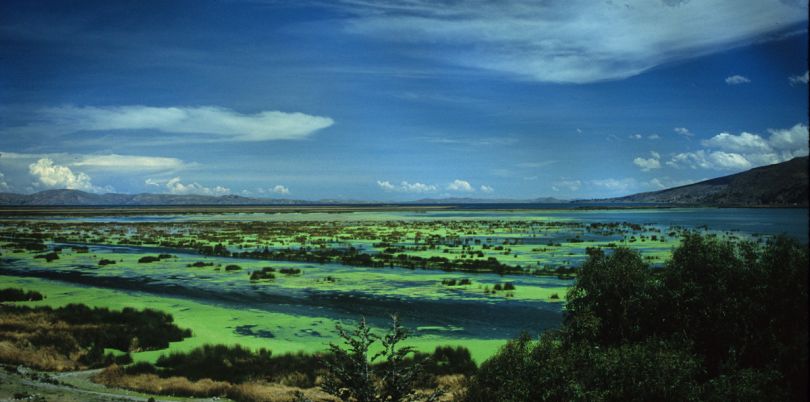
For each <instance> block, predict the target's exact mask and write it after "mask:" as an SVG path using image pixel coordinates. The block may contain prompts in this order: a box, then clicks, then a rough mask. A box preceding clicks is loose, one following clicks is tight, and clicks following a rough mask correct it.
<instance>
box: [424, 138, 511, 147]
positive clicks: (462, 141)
mask: <svg viewBox="0 0 810 402" xmlns="http://www.w3.org/2000/svg"><path fill="white" fill-rule="evenodd" d="M421 138H422V139H424V140H425V141H427V142H430V143H432V144H450V145H469V146H477V147H488V146H500V145H513V144H515V143H517V142H518V139H517V138H514V137H510V136H503V137H480V138H476V137H466V138H465V137H447V136H430V137H421Z"/></svg>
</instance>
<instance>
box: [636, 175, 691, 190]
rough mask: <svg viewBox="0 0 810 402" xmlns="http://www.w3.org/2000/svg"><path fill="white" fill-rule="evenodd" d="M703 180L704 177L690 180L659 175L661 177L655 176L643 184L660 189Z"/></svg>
mask: <svg viewBox="0 0 810 402" xmlns="http://www.w3.org/2000/svg"><path fill="white" fill-rule="evenodd" d="M703 180H706V179H700V180H692V179H685V180H672V179H670V178H669V177H661V178H658V177H656V178H654V179H650V180H649V181H648V182H646V183H645V184H646V186H647V187H649V188H652V189H653V190H661V189H664V188H673V187H680V186H685V185H688V184H692V183H697V182H699V181H703Z"/></svg>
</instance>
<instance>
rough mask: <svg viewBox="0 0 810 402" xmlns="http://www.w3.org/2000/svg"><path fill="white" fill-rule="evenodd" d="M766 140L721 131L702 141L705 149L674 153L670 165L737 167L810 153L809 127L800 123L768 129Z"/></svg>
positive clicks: (743, 167)
mask: <svg viewBox="0 0 810 402" xmlns="http://www.w3.org/2000/svg"><path fill="white" fill-rule="evenodd" d="M768 132H769V133H770V136H769V137H768V138H767V139H765V138H763V137H762V136H760V135H758V134H752V133H748V132H743V133H740V134H739V135H734V134H729V133H720V134H717V135H715V136H714V137H712V138H709V139H707V140H703V141H701V144H703V146H705V147H708V148H716V149H718V151H712V150H710V149H703V150H698V151H694V152H684V153H680V154H677V155H675V156H673V157H672V158H671V159H670V160H669V161H668V162H667V165H669V166H672V167H691V168H693V169H696V168H701V169H715V170H734V169H747V168H751V167H755V166H762V165H769V164H774V163H779V162H784V161H787V160H790V159H792V158H795V157H797V156H804V155H807V154H808V129H807V126H806V125H804V124H802V123H799V124H796V125H794V126H793V127H791V128H787V129H769V130H768Z"/></svg>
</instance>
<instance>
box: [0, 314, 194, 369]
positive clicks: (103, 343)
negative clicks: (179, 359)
mask: <svg viewBox="0 0 810 402" xmlns="http://www.w3.org/2000/svg"><path fill="white" fill-rule="evenodd" d="M188 336H191V332H190V331H188V330H182V329H180V328H178V327H177V326H176V325H174V324H173V323H172V317H171V316H170V315H168V314H165V313H162V312H159V311H155V310H149V309H146V310H141V311H138V310H135V309H123V310H121V311H111V310H109V309H106V308H92V309H91V308H89V307H87V306H84V305H76V304H72V305H68V306H65V307H61V308H57V309H53V308H50V307H36V308H31V307H27V306H14V305H0V362H3V363H11V364H24V365H27V366H31V367H34V368H37V369H41V370H50V371H66V370H77V369H86V368H92V367H103V366H106V365H109V364H112V363H129V362H131V361H132V360H131V357H130V355H129V353H126V354H123V355H115V354H113V353H105V349H117V350H121V351H124V352H134V351H140V350H152V349H162V348H165V347H167V346H168V344H169V342H172V341H179V340H182V339H183V338H185V337H188Z"/></svg>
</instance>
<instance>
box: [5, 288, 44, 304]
mask: <svg viewBox="0 0 810 402" xmlns="http://www.w3.org/2000/svg"><path fill="white" fill-rule="evenodd" d="M39 300H42V294H41V293H39V292H37V291H33V290H29V291H27V292H26V291H24V290H22V289H15V288H5V289H0V302H10V301H11V302H16V301H39Z"/></svg>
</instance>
